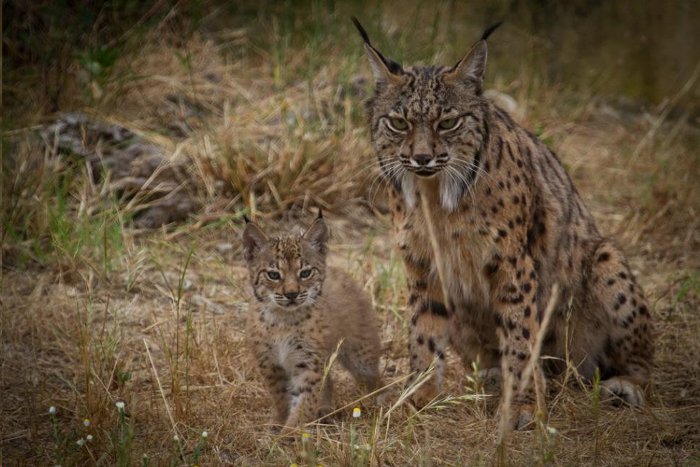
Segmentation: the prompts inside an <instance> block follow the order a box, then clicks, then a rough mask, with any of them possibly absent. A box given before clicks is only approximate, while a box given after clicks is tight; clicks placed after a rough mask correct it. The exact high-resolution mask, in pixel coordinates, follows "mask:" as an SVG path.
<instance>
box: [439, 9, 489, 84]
mask: <svg viewBox="0 0 700 467" xmlns="http://www.w3.org/2000/svg"><path fill="white" fill-rule="evenodd" d="M501 24H503V21H499V22H498V23H496V24H492V25H491V26H489V27H488V28H486V30H485V31H484V33H483V34H482V35H481V39H479V40H478V41H477V42H476V44H474V45H473V46H472V48H471V49H470V50H469V52H468V53H467V55H465V56H464V58H462V60H460V61H459V62H457V64H456V65H455V66H454V67H452V70H450V71H449V72H448V73H447V76H448V77H450V78H452V79H455V80H459V81H462V82H472V83H474V85H475V86H476V89H477V93H480V92H481V89H482V86H483V84H484V77H485V76H486V60H487V58H488V50H487V46H486V39H488V38H489V36H490V35H491V34H492V33H493V32H494V31H495V30H496V29H498V27H499V26H500V25H501Z"/></svg>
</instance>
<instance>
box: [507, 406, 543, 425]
mask: <svg viewBox="0 0 700 467" xmlns="http://www.w3.org/2000/svg"><path fill="white" fill-rule="evenodd" d="M501 410H503V407H502V406H501ZM534 419H535V406H534V405H532V404H523V405H515V404H514V405H513V406H511V408H510V414H509V417H508V427H509V429H511V430H525V429H531V428H533V426H534V424H533V423H532V421H533V420H534Z"/></svg>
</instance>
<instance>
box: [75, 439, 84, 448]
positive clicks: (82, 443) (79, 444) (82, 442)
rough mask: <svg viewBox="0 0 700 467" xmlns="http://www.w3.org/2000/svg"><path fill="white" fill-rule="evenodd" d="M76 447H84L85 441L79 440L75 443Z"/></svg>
mask: <svg viewBox="0 0 700 467" xmlns="http://www.w3.org/2000/svg"><path fill="white" fill-rule="evenodd" d="M75 444H77V445H78V446H84V445H85V440H84V439H83V438H80V439H79V440H78V441H76V442H75Z"/></svg>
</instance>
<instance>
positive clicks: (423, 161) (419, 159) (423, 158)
mask: <svg viewBox="0 0 700 467" xmlns="http://www.w3.org/2000/svg"><path fill="white" fill-rule="evenodd" d="M413 160H414V161H416V163H417V164H418V165H428V163H429V162H430V161H431V160H433V156H431V155H430V154H414V156H413Z"/></svg>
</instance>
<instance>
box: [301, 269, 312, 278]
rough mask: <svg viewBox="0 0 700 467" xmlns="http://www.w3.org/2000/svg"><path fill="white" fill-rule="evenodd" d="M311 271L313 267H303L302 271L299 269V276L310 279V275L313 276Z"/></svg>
mask: <svg viewBox="0 0 700 467" xmlns="http://www.w3.org/2000/svg"><path fill="white" fill-rule="evenodd" d="M311 272H312V271H311V269H302V270H301V271H299V277H300V278H302V279H308V278H309V277H311Z"/></svg>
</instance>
